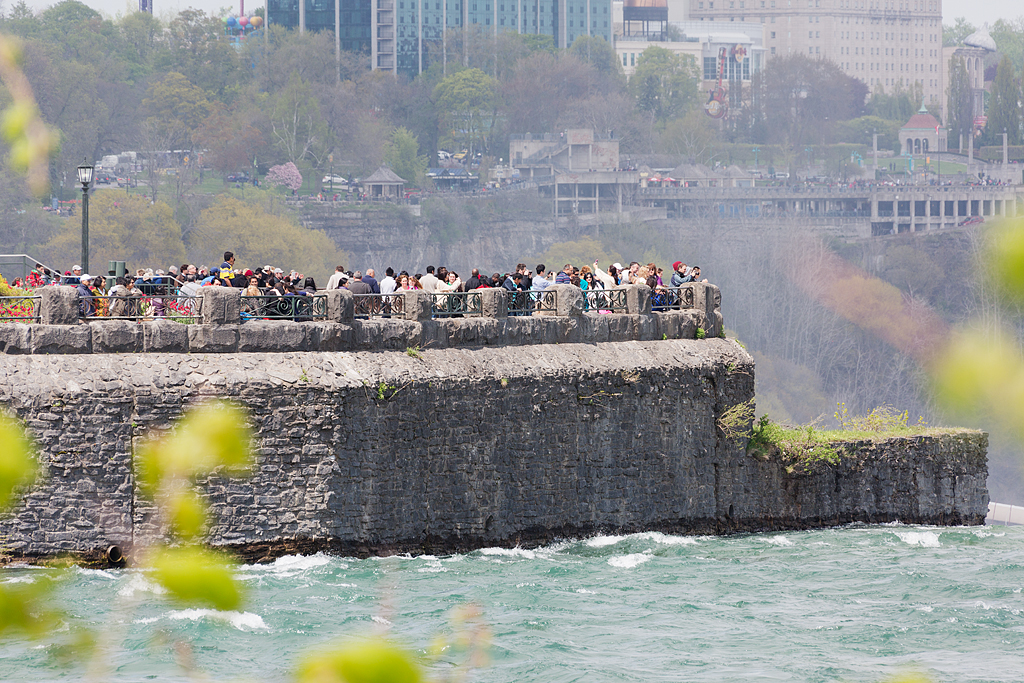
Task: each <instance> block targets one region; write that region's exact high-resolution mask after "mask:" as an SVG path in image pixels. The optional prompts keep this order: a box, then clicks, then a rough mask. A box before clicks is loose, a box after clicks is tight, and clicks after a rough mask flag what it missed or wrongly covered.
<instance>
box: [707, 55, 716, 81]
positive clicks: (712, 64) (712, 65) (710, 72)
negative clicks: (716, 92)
mask: <svg viewBox="0 0 1024 683" xmlns="http://www.w3.org/2000/svg"><path fill="white" fill-rule="evenodd" d="M717 62H718V59H717V58H716V57H705V58H704V80H705V81H713V80H715V79H716V78H718V64H717Z"/></svg>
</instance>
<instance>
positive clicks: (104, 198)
mask: <svg viewBox="0 0 1024 683" xmlns="http://www.w3.org/2000/svg"><path fill="white" fill-rule="evenodd" d="M81 245H82V233H81V224H80V223H78V222H77V221H65V223H64V226H63V228H62V230H61V232H60V233H59V234H57V235H56V236H55V237H54V238H53V239H52V240H50V241H49V242H48V243H47V244H45V245H44V246H43V247H42V248H41V251H42V258H43V259H48V260H47V261H46V262H47V263H50V264H53V266H54V267H58V268H60V267H62V266H63V267H66V266H67V264H70V263H72V262H74V261H77V260H78V257H79V256H80V255H81ZM89 256H90V263H92V264H93V268H94V269H95V270H102V266H103V265H105V264H106V263H107V261H127V262H128V264H129V266H130V267H152V268H167V267H168V266H170V265H174V264H178V263H181V262H182V261H184V259H185V246H184V244H183V243H182V240H181V226H179V225H178V223H177V221H175V220H174V212H173V211H172V210H171V207H169V206H168V205H167V204H164V203H163V202H156V203H155V204H153V203H150V200H149V199H148V198H147V197H145V196H143V195H137V194H133V195H125V194H123V193H121V192H118V191H116V190H101V191H98V192H95V193H94V194H93V196H92V197H91V198H90V200H89Z"/></svg>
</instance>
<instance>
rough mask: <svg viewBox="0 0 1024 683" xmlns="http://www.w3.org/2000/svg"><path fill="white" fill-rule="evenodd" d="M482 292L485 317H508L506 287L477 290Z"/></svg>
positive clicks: (482, 306) (481, 301)
mask: <svg viewBox="0 0 1024 683" xmlns="http://www.w3.org/2000/svg"><path fill="white" fill-rule="evenodd" d="M475 291H477V292H479V293H480V305H481V308H482V310H483V316H484V317H485V318H507V317H508V296H507V294H508V291H507V290H506V289H505V288H504V287H493V288H485V289H477V290H475Z"/></svg>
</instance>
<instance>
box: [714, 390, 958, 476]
mask: <svg viewBox="0 0 1024 683" xmlns="http://www.w3.org/2000/svg"><path fill="white" fill-rule="evenodd" d="M838 408H839V409H838V410H837V411H836V412H835V414H834V416H833V417H834V418H835V420H836V422H837V423H838V424H839V428H838V429H820V428H819V427H817V426H815V425H814V424H809V425H799V426H791V425H784V424H781V423H778V422H774V421H773V420H772V419H771V418H770V417H768V415H762V416H761V417H760V418H759V419H758V420H757V421H756V422H754V421H753V417H754V402H753V399H751V400H750V401H745V402H744V403H740V404H738V405H735V406H733V407H732V408H730V409H729V410H727V411H725V413H723V414H722V417H721V418H720V419H719V421H718V425H719V428H720V429H721V430H722V433H723V434H724V435H725V437H726V438H727V439H733V440H742V439H746V442H747V443H746V450H747V453H749V454H751V455H753V456H754V457H756V458H759V459H761V460H769V459H772V458H779V459H781V460H782V461H783V462H784V463H786V470H787V471H788V472H790V473H793V472H796V473H803V472H809V471H811V470H813V469H815V468H816V467H817V466H819V465H835V464H838V463H839V461H840V460H841V459H842V458H843V457H848V456H850V455H851V454H852V452H851V450H850V446H851V445H852V444H854V443H855V442H858V441H884V440H886V439H891V438H895V437H912V436H938V435H942V434H951V433H954V432H957V431H959V430H957V429H952V428H942V427H930V426H928V425H927V424H926V423H925V422H924V420H923V419H921V418H918V421H917V423H915V424H910V423H909V422H908V418H909V415H908V413H907V411H905V410H904V411H903V412H898V411H896V410H895V409H894V408H892V407H891V406H885V405H883V406H878V407H877V408H874V409H873V410H872V411H871V412H870V413H868V414H867V415H864V416H860V417H854V416H850V415H849V414H848V412H847V409H846V404H845V403H840V404H839V405H838Z"/></svg>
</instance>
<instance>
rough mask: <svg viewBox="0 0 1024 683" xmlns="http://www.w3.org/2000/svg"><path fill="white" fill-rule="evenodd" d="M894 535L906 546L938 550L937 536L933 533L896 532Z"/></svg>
mask: <svg viewBox="0 0 1024 683" xmlns="http://www.w3.org/2000/svg"><path fill="white" fill-rule="evenodd" d="M896 535H897V536H899V539H900V540H901V541H903V542H904V543H906V544H907V545H919V546H921V547H922V548H938V547H940V546H941V544H940V543H939V535H938V534H937V533H935V532H934V531H897V532H896Z"/></svg>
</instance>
